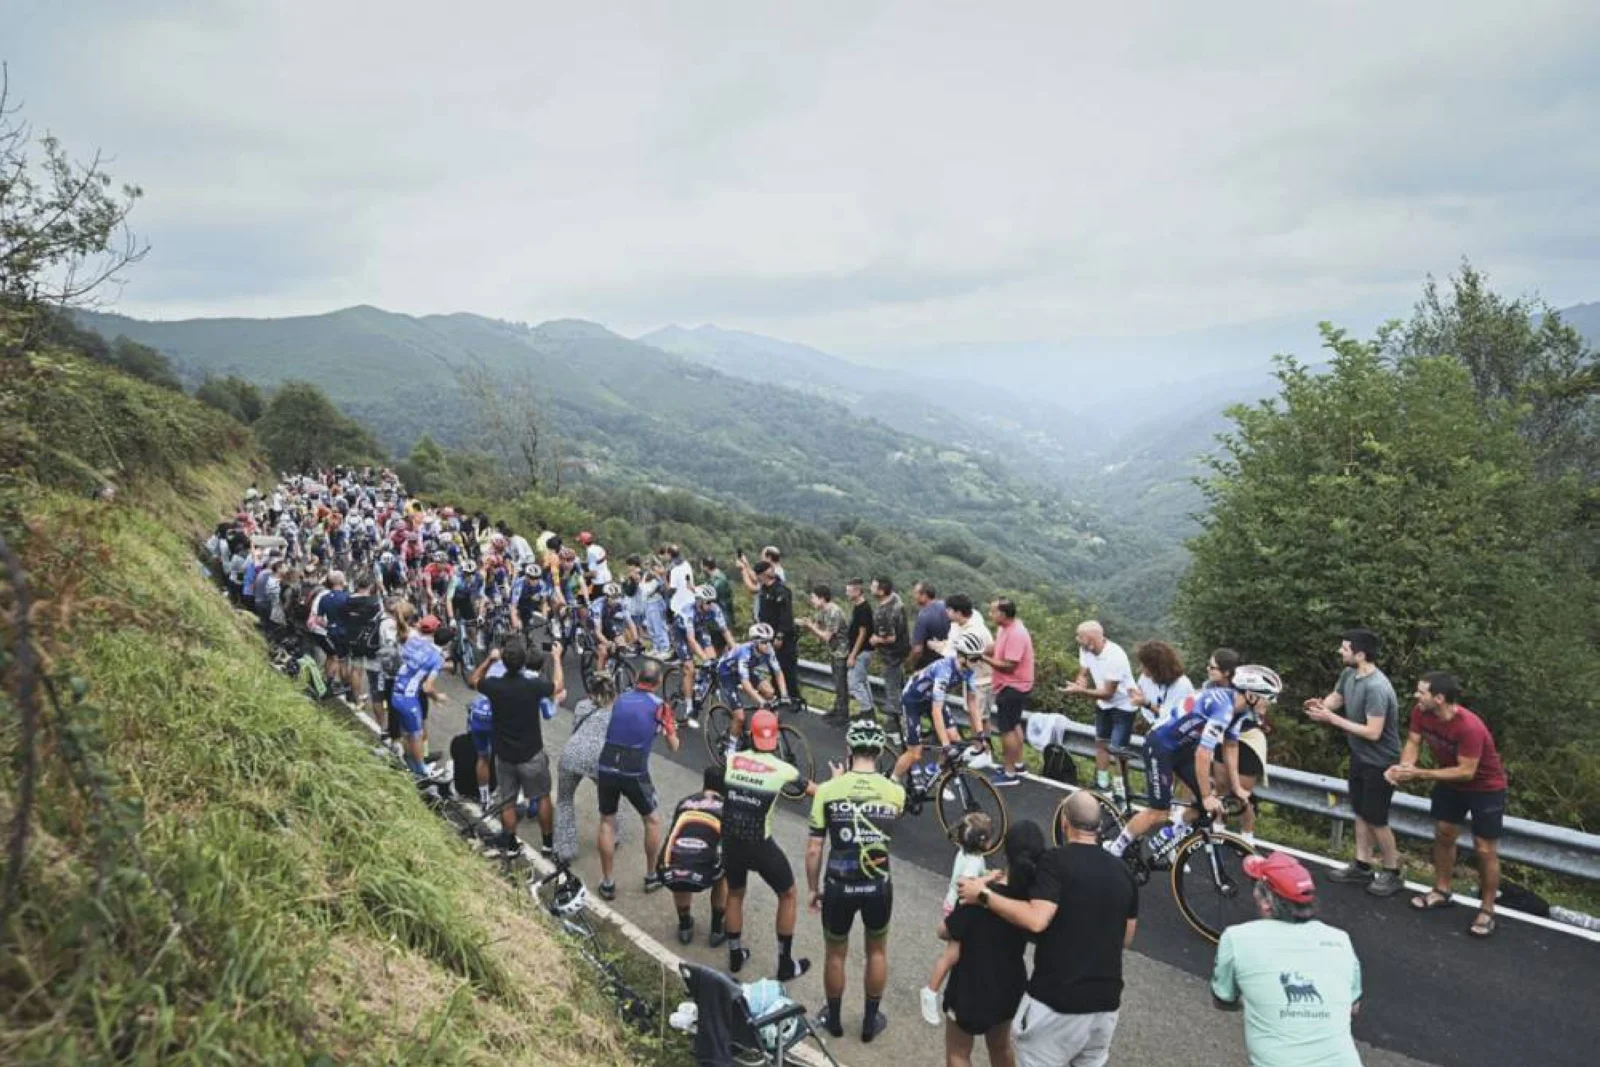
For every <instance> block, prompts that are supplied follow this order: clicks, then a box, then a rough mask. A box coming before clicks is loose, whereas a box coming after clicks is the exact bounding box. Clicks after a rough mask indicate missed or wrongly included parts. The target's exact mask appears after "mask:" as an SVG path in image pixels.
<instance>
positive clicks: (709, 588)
mask: <svg viewBox="0 0 1600 1067" xmlns="http://www.w3.org/2000/svg"><path fill="white" fill-rule="evenodd" d="M694 598H695V599H696V600H702V601H705V602H706V603H708V604H709V603H710V602H712V601H714V600H716V599H717V587H716V586H714V585H697V586H695V589H694Z"/></svg>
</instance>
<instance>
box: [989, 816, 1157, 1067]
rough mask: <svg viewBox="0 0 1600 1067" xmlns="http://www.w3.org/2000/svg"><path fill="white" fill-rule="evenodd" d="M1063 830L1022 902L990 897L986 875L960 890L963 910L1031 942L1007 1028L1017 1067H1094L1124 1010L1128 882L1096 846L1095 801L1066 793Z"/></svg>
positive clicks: (1135, 917) (1131, 908) (1133, 893)
mask: <svg viewBox="0 0 1600 1067" xmlns="http://www.w3.org/2000/svg"><path fill="white" fill-rule="evenodd" d="M1062 829H1064V830H1065V831H1066V835H1067V843H1066V845H1065V846H1063V847H1062V848H1058V849H1053V850H1051V851H1050V852H1047V853H1045V855H1044V859H1043V860H1042V861H1041V862H1040V864H1039V870H1038V873H1037V875H1036V876H1035V877H1034V881H1033V886H1032V888H1031V889H1030V890H1029V893H1028V899H1027V900H1012V899H1010V898H1009V897H1006V896H1003V895H1001V894H999V893H996V892H994V891H993V890H992V889H991V888H990V887H989V883H990V881H991V880H992V879H993V878H994V875H988V876H985V877H984V878H970V879H967V880H965V881H963V882H962V883H961V886H960V893H961V902H962V903H963V904H978V905H981V906H983V907H986V908H988V909H989V910H990V911H992V912H994V913H995V914H996V915H998V916H999V917H1000V918H1002V919H1004V920H1006V921H1007V922H1009V923H1011V924H1013V925H1014V926H1019V927H1021V928H1022V929H1024V930H1027V931H1028V932H1030V933H1032V934H1034V935H1036V937H1037V947H1036V948H1035V949H1034V954H1033V977H1032V978H1030V979H1029V981H1028V990H1027V993H1025V994H1024V995H1023V998H1022V1003H1021V1005H1020V1006H1019V1007H1018V1008H1017V1014H1016V1018H1015V1019H1014V1020H1013V1021H1012V1023H1011V1039H1012V1043H1013V1045H1014V1046H1015V1048H1016V1054H1017V1064H1018V1067H1068V1065H1071V1067H1102V1065H1103V1064H1104V1063H1105V1062H1106V1060H1107V1058H1108V1057H1109V1056H1110V1054H1111V1040H1112V1038H1113V1036H1115V1034H1116V1030H1117V1012H1118V1010H1119V1009H1120V1008H1121V1006H1122V952H1123V950H1124V949H1125V948H1127V947H1128V946H1129V945H1130V944H1132V943H1133V933H1134V929H1135V928H1136V927H1137V926H1138V921H1139V890H1138V889H1137V887H1135V886H1134V884H1133V876H1132V875H1131V874H1129V873H1128V868H1127V867H1126V866H1124V865H1123V863H1122V861H1121V860H1120V859H1118V858H1116V857H1115V856H1112V855H1111V854H1110V853H1108V852H1106V851H1105V850H1104V849H1103V848H1101V847H1100V806H1099V802H1098V801H1096V800H1095V798H1094V797H1093V796H1092V795H1091V794H1090V793H1088V792H1087V791H1085V790H1079V791H1078V792H1076V793H1073V794H1072V795H1071V796H1069V797H1068V798H1067V803H1066V805H1065V810H1064V811H1063V813H1062Z"/></svg>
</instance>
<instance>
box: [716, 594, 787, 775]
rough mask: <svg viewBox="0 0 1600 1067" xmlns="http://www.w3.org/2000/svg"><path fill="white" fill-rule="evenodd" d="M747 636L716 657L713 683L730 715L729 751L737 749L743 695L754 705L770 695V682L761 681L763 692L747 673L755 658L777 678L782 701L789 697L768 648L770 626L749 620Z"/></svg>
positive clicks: (772, 653)
mask: <svg viewBox="0 0 1600 1067" xmlns="http://www.w3.org/2000/svg"><path fill="white" fill-rule="evenodd" d="M747 636H748V637H749V640H748V641H744V642H742V643H740V644H737V645H734V646H733V647H732V648H730V649H728V651H727V652H726V653H724V654H723V656H722V658H721V659H719V660H717V686H718V688H720V689H721V691H722V699H723V700H724V701H725V702H726V703H727V705H728V711H729V713H730V718H731V723H730V725H729V727H728V752H729V754H730V755H731V754H732V753H733V752H735V751H737V750H738V747H739V737H740V735H741V734H743V733H744V708H745V699H746V698H748V699H749V700H750V703H752V704H758V705H759V704H765V703H766V702H767V701H769V700H771V699H772V689H771V683H770V682H763V683H762V685H763V687H764V688H765V692H763V690H762V689H760V688H757V686H756V681H755V679H754V678H752V677H751V674H750V671H751V668H752V667H753V666H754V665H755V664H756V662H757V661H760V662H761V663H763V664H765V665H766V667H767V670H768V672H769V675H768V676H769V678H772V679H776V680H777V683H778V692H779V694H780V695H781V696H782V698H783V699H784V700H785V701H787V700H788V699H789V689H788V686H787V684H786V683H785V682H784V680H783V672H782V671H781V670H779V669H778V657H777V654H776V653H774V652H773V649H772V640H773V633H772V627H770V626H768V625H767V624H766V623H764V622H758V623H753V624H752V625H751V627H750V630H749V633H748V635H747Z"/></svg>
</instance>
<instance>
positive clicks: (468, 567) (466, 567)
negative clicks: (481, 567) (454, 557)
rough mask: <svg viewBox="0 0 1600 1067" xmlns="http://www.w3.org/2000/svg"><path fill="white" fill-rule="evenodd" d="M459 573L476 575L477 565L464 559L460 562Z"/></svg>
mask: <svg viewBox="0 0 1600 1067" xmlns="http://www.w3.org/2000/svg"><path fill="white" fill-rule="evenodd" d="M461 573H462V574H477V573H478V565H477V564H476V563H474V562H472V561H471V560H470V559H464V560H462V561H461Z"/></svg>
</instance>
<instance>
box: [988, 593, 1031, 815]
mask: <svg viewBox="0 0 1600 1067" xmlns="http://www.w3.org/2000/svg"><path fill="white" fill-rule="evenodd" d="M989 620H990V621H991V622H993V623H994V630H995V635H996V636H995V640H994V650H993V651H992V652H988V653H985V654H984V656H983V661H984V662H985V663H987V664H988V665H989V666H990V667H991V668H992V669H993V671H994V675H993V681H994V717H995V729H997V730H998V731H999V732H1000V761H1001V764H1000V769H999V770H998V771H996V772H995V773H994V775H993V776H992V778H991V780H992V781H993V782H994V784H995V785H999V786H1012V785H1016V784H1017V783H1018V782H1020V781H1022V777H1021V775H1022V770H1023V766H1022V713H1023V712H1024V711H1026V710H1027V708H1028V694H1029V693H1031V692H1033V635H1032V634H1030V633H1029V632H1028V628H1027V627H1026V626H1024V625H1023V624H1022V620H1021V619H1019V618H1017V603H1016V601H1014V600H1011V599H1010V598H1008V597H1000V598H999V599H997V600H995V601H993V602H991V603H990V604H989Z"/></svg>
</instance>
